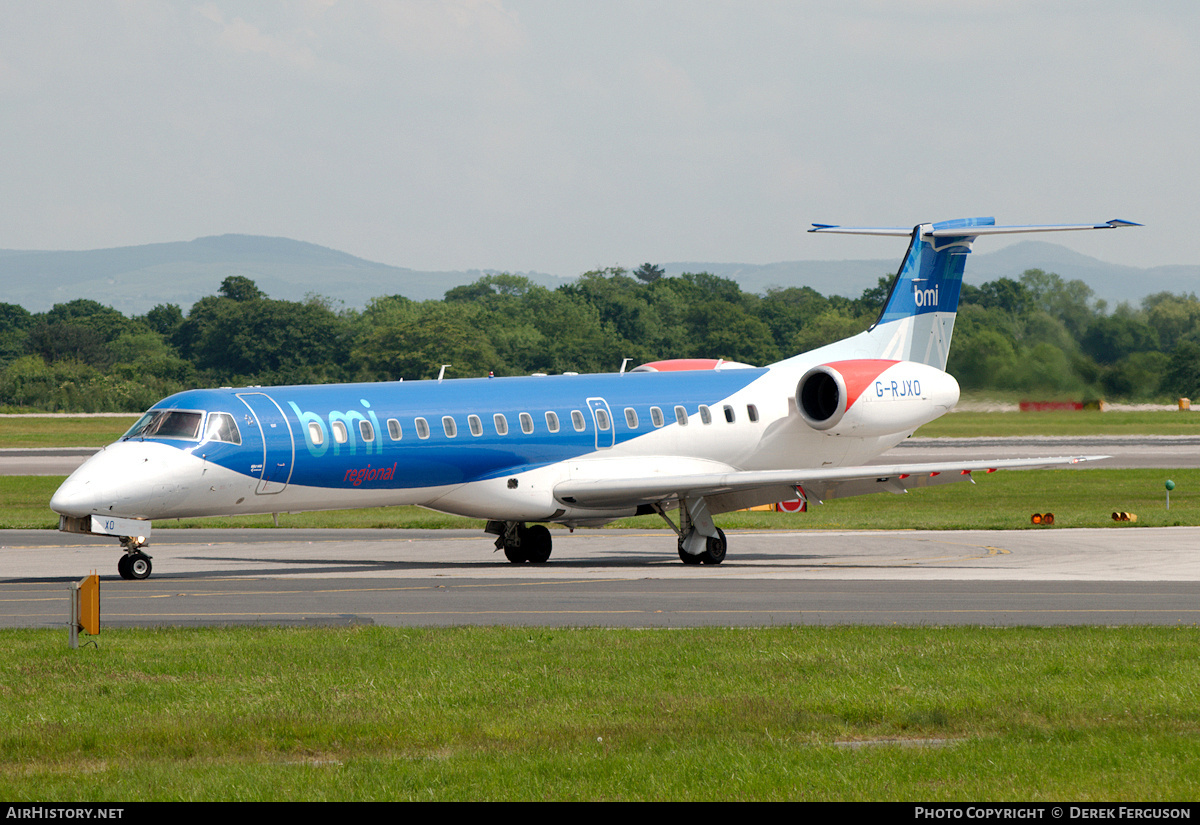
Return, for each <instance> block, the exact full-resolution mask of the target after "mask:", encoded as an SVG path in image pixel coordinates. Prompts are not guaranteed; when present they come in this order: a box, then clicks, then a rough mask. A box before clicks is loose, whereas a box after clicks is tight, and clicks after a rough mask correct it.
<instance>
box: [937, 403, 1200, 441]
mask: <svg viewBox="0 0 1200 825" xmlns="http://www.w3.org/2000/svg"><path fill="white" fill-rule="evenodd" d="M1022 435H1024V436H1029V435H1200V412H1178V411H1149V412H1099V411H1096V410H1080V411H1078V412H1023V413H1021V412H1000V413H995V412H958V413H951V414H950V415H943V416H942V417H941V418H939V419H937V420H936V421H931V422H930V423H928V424H926V425H925V426H923V427H921V429H919V430H917V433H916V435H915V436H914V438H981V437H984V436H987V437H991V438H996V437H1003V436H1022Z"/></svg>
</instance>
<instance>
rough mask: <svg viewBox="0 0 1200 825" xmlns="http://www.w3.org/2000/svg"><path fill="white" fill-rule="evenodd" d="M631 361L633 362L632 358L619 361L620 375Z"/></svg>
mask: <svg viewBox="0 0 1200 825" xmlns="http://www.w3.org/2000/svg"><path fill="white" fill-rule="evenodd" d="M632 360H633V359H632V358H622V359H621V375H624V374H625V365H626V364H628V363H629V362H630V361H632Z"/></svg>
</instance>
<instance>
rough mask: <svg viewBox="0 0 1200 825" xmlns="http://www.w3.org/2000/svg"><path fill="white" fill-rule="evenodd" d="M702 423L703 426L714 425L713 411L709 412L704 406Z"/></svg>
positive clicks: (701, 407) (702, 408)
mask: <svg viewBox="0 0 1200 825" xmlns="http://www.w3.org/2000/svg"><path fill="white" fill-rule="evenodd" d="M700 423H701V424H711V423H712V411H711V410H709V409H708V407H706V406H704V405H703V404H701V405H700Z"/></svg>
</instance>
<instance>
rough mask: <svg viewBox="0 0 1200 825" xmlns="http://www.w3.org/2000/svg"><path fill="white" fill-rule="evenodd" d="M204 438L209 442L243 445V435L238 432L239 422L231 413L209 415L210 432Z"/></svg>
mask: <svg viewBox="0 0 1200 825" xmlns="http://www.w3.org/2000/svg"><path fill="white" fill-rule="evenodd" d="M204 437H205V438H206V439H207V440H209V441H224V442H226V443H228V444H241V443H242V434H241V433H240V432H239V431H238V427H237V422H236V421H234V420H233V416H232V415H230V414H229V413H209V414H208V432H207V433H206V434H205V436H204Z"/></svg>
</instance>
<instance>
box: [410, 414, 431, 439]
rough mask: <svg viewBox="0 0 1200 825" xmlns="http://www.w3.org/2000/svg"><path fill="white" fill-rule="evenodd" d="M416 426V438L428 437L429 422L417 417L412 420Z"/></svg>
mask: <svg viewBox="0 0 1200 825" xmlns="http://www.w3.org/2000/svg"><path fill="white" fill-rule="evenodd" d="M413 424H414V425H416V428H417V438H429V422H428V421H426V420H425V419H424V418H418V419H415V420H414V421H413Z"/></svg>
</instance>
